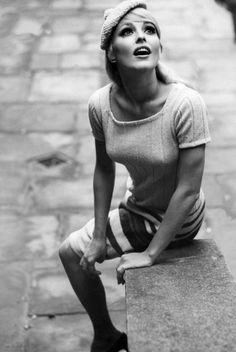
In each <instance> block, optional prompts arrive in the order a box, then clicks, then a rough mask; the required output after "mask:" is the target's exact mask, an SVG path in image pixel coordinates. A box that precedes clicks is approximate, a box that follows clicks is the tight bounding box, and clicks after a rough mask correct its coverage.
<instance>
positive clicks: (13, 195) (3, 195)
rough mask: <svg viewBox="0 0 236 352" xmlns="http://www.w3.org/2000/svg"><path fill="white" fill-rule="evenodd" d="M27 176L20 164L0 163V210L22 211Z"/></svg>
mask: <svg viewBox="0 0 236 352" xmlns="http://www.w3.org/2000/svg"><path fill="white" fill-rule="evenodd" d="M28 182H29V175H28V174H27V168H26V166H25V165H24V164H23V163H20V162H17V161H16V162H14V163H11V162H10V163H9V162H0V189H1V192H0V208H5V209H14V210H22V208H23V207H24V203H25V200H26V193H27V184H28Z"/></svg>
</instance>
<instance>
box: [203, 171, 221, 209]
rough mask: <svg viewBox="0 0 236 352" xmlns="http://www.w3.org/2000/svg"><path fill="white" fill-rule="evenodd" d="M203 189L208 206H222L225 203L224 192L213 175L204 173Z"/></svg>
mask: <svg viewBox="0 0 236 352" xmlns="http://www.w3.org/2000/svg"><path fill="white" fill-rule="evenodd" d="M202 186H203V191H204V194H205V197H206V203H207V207H208V208H212V207H223V206H224V204H225V192H224V189H223V188H222V187H221V185H220V184H219V182H218V178H217V177H216V176H214V175H207V174H205V175H204V177H203V185H202Z"/></svg>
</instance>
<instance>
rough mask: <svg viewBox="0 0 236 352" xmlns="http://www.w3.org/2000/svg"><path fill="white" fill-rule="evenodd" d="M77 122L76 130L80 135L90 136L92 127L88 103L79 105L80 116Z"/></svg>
mask: <svg viewBox="0 0 236 352" xmlns="http://www.w3.org/2000/svg"><path fill="white" fill-rule="evenodd" d="M78 115H79V116H78V118H77V120H76V130H77V133H78V134H79V135H87V136H88V135H89V134H90V133H91V126H90V123H89V118H88V103H87V102H85V103H84V104H80V105H79V114H78Z"/></svg>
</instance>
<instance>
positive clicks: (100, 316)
mask: <svg viewBox="0 0 236 352" xmlns="http://www.w3.org/2000/svg"><path fill="white" fill-rule="evenodd" d="M59 254H60V258H61V261H62V263H63V265H64V268H65V271H66V273H67V275H68V278H69V280H70V283H71V285H72V287H73V289H74V291H75V293H76V295H77V297H78V299H79V300H80V302H81V303H82V305H83V306H84V308H85V309H86V311H87V313H88V314H89V316H90V319H91V321H92V324H93V328H94V342H93V348H92V351H95V350H96V351H106V350H105V349H104V346H108V347H109V346H111V345H112V344H113V343H114V341H116V340H117V339H118V338H119V337H120V334H121V333H120V332H119V331H118V330H117V329H116V328H115V327H114V325H113V323H112V321H111V319H110V316H109V313H108V309H107V304H106V297H105V290H104V287H103V284H102V281H101V279H100V277H99V276H97V275H92V274H89V273H87V272H85V271H84V270H82V268H81V266H80V264H79V263H80V259H81V257H79V256H78V255H77V254H76V253H75V252H74V251H73V250H72V249H71V246H70V243H69V240H68V239H67V240H65V242H64V243H63V244H62V245H61V247H60V251H59Z"/></svg>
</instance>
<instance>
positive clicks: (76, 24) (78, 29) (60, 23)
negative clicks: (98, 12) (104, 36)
mask: <svg viewBox="0 0 236 352" xmlns="http://www.w3.org/2000/svg"><path fill="white" fill-rule="evenodd" d="M88 19H89V24H90V26H91V27H92V28H93V31H94V32H99V31H100V30H101V27H102V22H103V18H102V16H101V18H98V17H97V16H93V15H91V14H90V12H87V13H86V14H84V15H80V14H78V16H76V17H75V16H60V17H57V18H55V19H54V20H53V22H52V29H53V32H54V33H83V32H86V29H87V24H88Z"/></svg>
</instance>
